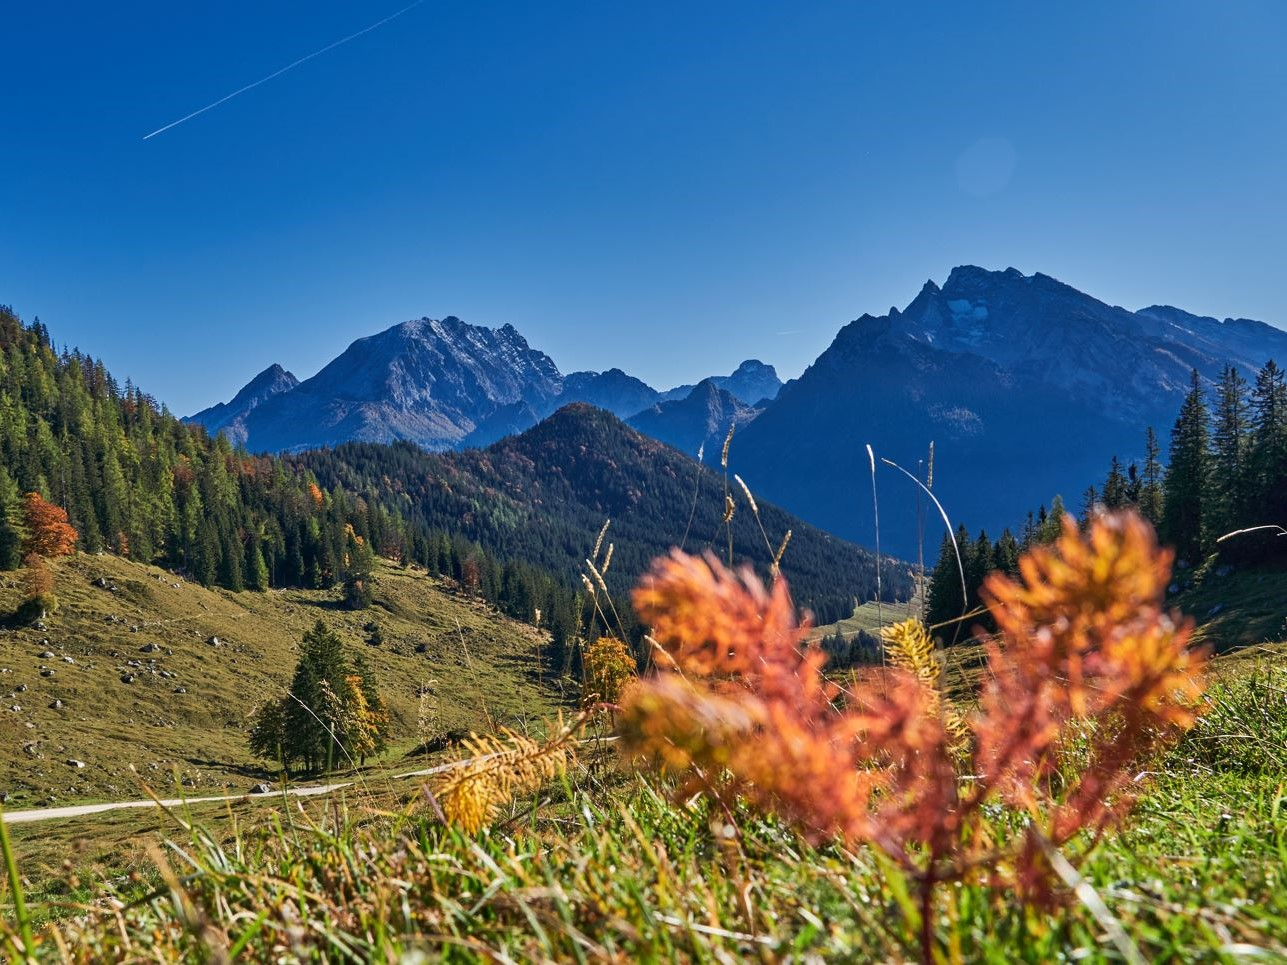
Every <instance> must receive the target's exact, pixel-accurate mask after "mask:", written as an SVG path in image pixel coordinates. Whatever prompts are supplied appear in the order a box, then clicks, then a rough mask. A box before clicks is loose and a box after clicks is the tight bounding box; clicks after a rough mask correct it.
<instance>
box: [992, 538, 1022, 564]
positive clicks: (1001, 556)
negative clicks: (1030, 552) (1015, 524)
mask: <svg viewBox="0 0 1287 965" xmlns="http://www.w3.org/2000/svg"><path fill="white" fill-rule="evenodd" d="M1021 552H1022V551H1021V550H1020V549H1019V541H1018V540H1016V539H1015V538H1014V534H1013V533H1011V532H1010V530H1009V529H1008V528H1007V529H1003V530H1002V531H1001V538H1000V539H998V540H997V542H996V546H994V547H993V548H992V558H993V562H994V563H995V565H996V568H997V569H998V570H1000V571H1001V572H1003V573H1006V574H1009V575H1010V576H1014V575H1015V574H1016V573H1018V572H1019V556H1020V554H1021Z"/></svg>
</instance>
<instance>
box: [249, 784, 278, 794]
mask: <svg viewBox="0 0 1287 965" xmlns="http://www.w3.org/2000/svg"><path fill="white" fill-rule="evenodd" d="M273 790H274V788H273V786H272V785H271V784H264V783H263V782H262V781H261V782H260V783H258V784H256V785H255V786H254V787H252V788H251V789H250V793H251V794H272V793H273Z"/></svg>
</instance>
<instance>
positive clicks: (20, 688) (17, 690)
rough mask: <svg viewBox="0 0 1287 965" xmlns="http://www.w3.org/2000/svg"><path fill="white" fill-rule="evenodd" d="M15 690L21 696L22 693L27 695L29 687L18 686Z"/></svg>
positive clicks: (24, 685)
mask: <svg viewBox="0 0 1287 965" xmlns="http://www.w3.org/2000/svg"><path fill="white" fill-rule="evenodd" d="M13 689H14V690H15V691H16V692H17V693H20V694H21V693H25V692H26V690H27V685H26V684H18V686H16V687H14V688H13Z"/></svg>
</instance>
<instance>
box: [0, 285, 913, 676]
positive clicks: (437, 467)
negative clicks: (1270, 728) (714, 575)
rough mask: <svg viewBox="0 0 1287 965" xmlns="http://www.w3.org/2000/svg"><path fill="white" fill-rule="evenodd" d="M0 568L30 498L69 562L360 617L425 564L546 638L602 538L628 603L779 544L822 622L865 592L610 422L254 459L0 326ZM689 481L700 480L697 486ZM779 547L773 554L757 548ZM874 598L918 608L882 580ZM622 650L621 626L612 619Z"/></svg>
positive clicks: (555, 630) (777, 526) (690, 470)
mask: <svg viewBox="0 0 1287 965" xmlns="http://www.w3.org/2000/svg"><path fill="white" fill-rule="evenodd" d="M0 347H2V349H3V352H2V354H0V502H2V503H3V506H2V507H0V509H2V510H3V511H2V512H0V566H2V567H3V568H6V569H13V568H15V567H17V566H19V565H21V563H22V560H21V552H20V546H21V543H22V533H21V532H20V531H21V529H22V514H21V513H20V511H19V506H20V502H21V499H22V495H23V494H24V493H27V492H38V493H40V494H41V495H42V496H43V497H44V498H45V499H47V500H49V502H50V503H52V504H55V505H57V506H59V507H62V508H64V509H65V510H66V512H67V514H68V522H69V523H70V524H71V526H72V527H74V529H75V530H76V532H77V534H78V540H77V543H76V548H77V549H78V550H79V551H82V552H88V553H96V552H100V551H106V552H111V553H115V554H118V555H121V556H124V557H128V558H130V559H134V560H138V561H140V562H144V563H155V564H158V565H161V566H165V567H167V568H171V569H174V570H177V571H181V572H183V573H185V574H187V576H188V577H189V578H190V579H192V580H193V581H195V582H198V583H201V584H204V585H207V586H221V587H224V588H226V589H231V590H238V591H240V590H263V589H267V588H268V587H300V588H310V589H326V588H330V587H334V586H337V585H339V584H344V585H345V586H346V587H347V590H348V593H347V599H348V600H349V602H350V604H351V605H353V606H362V605H364V603H365V602H366V601H365V596H366V591H365V590H364V589H363V586H364V584H365V583H366V582H368V577H369V574H370V571H371V566H372V558H373V555H380V556H383V557H386V558H388V559H391V560H393V561H395V562H396V561H404V562H413V561H414V562H417V563H419V564H421V565H423V566H425V567H426V568H427V569H428V570H429V571H430V572H432V573H438V574H443V575H445V576H448V577H450V578H452V579H454V580H455V581H456V582H457V583H458V584H459V585H460V586H461V587H462V588H463V589H464V591H465V592H467V593H470V594H471V595H474V596H477V597H480V598H482V599H485V600H488V601H490V602H492V603H494V604H496V605H497V606H499V607H500V608H501V609H502V610H503V611H504V612H506V613H508V614H509V615H511V616H514V617H516V618H519V619H522V620H524V621H527V622H533V623H538V624H539V625H541V626H543V627H546V628H547V629H549V630H550V631H551V632H552V634H553V643H554V656H555V658H556V660H560V661H565V660H566V659H567V658H568V654H567V653H566V652H565V651H564V649H563V647H562V644H563V643H564V641H565V640H567V639H568V638H569V636H570V635H571V634H573V633H574V632H575V631H576V629H577V627H578V626H580V624H581V622H582V618H583V613H582V608H583V604H584V601H583V600H581V599H579V598H578V597H579V595H580V594H581V590H582V588H581V585H580V581H579V580H580V575H581V573H582V571H583V569H584V560H585V558H586V556H588V555H589V553H590V550H591V549H592V547H593V545H594V542H595V538H596V535H597V534H598V532H599V530H600V528H601V527H602V526H603V523H604V521H605V520H606V519H608V518H611V519H612V520H613V523H612V528H611V533H610V535H609V541H610V542H611V543H612V544H613V546H614V554H615V555H614V559H613V562H612V566H611V568H610V569H609V571H608V573H607V574H606V575H607V578H608V581H609V584H610V585H611V587H612V589H613V590H614V592H616V591H621V590H624V589H625V588H626V587H627V586H629V585H630V584H631V583H632V582H633V581H634V579H636V578H637V577H638V576H639V574H641V573H642V572H643V571H644V569H645V568H646V566H647V564H648V562H649V561H650V560H651V559H652V558H653V557H654V556H656V555H658V554H660V553H663V552H665V551H666V550H667V549H668V548H669V547H670V546H671V545H672V544H676V543H681V542H684V541H685V540H686V541H687V542H688V545H689V546H690V547H694V546H696V547H701V546H707V545H709V546H713V547H715V548H717V549H722V550H723V551H724V552H725V553H727V551H728V534H729V533H731V536H732V549H733V554H734V556H735V557H736V558H737V559H740V560H750V561H752V562H754V563H755V564H756V565H758V566H759V567H760V568H761V569H762V570H766V569H767V567H768V566H769V565H770V563H771V561H772V555H773V552H774V551H775V550H776V548H777V547H778V546H779V544H780V543H781V541H782V540H783V538H784V537H785V535H786V533H787V531H788V530H791V531H792V534H793V535H792V541H791V545H790V546H789V547H787V549H786V553H785V556H784V559H783V563H782V567H783V571H784V572H785V573H786V575H787V577H788V579H790V581H791V583H792V586H793V589H794V592H795V593H796V598H797V600H798V602H799V603H800V604H801V605H802V606H805V607H808V608H810V609H812V610H813V611H814V612H815V613H816V614H817V616H818V618H819V619H820V620H821V621H823V622H828V621H830V620H834V619H837V618H839V617H841V616H845V615H847V614H848V613H849V612H850V611H851V610H852V608H853V606H854V604H855V602H857V601H861V600H865V599H870V598H872V597H873V596H874V594H875V592H876V579H875V561H874V559H873V557H872V556H871V555H870V554H869V553H867V552H866V551H864V550H861V549H859V548H858V547H856V546H853V545H852V544H849V543H846V542H844V541H842V540H837V539H834V538H832V537H830V536H828V535H827V534H825V533H822V532H821V531H819V530H816V529H814V528H813V527H810V526H808V525H806V524H803V523H801V522H800V521H799V520H797V519H795V518H794V517H791V516H789V515H787V514H786V513H784V512H782V511H781V510H779V509H776V508H775V507H772V506H768V505H762V506H759V507H758V509H759V511H760V519H761V521H762V522H763V526H764V532H761V530H760V526H759V524H758V523H757V521H756V518H755V516H754V514H753V513H752V512H751V511H750V507H749V504H748V503H747V501H746V498H745V496H744V495H743V493H742V491H741V490H740V489H739V488H738V487H736V486H734V487H733V489H732V496H733V498H734V499H733V510H732V519H731V521H730V523H729V525H728V526H725V521H724V514H725V511H726V507H725V494H724V479H723V476H722V475H721V474H720V473H719V472H718V471H715V470H712V469H710V468H705V469H700V472H699V468H700V467H699V466H698V464H697V463H695V462H693V461H692V460H690V459H687V458H685V457H683V456H681V455H680V454H678V453H676V452H674V451H673V450H671V449H669V448H668V447H666V446H663V445H661V444H659V443H657V442H655V441H652V440H649V439H645V438H644V437H642V436H640V435H639V434H638V433H636V432H634V431H633V430H631V429H630V428H629V427H627V426H626V425H625V424H624V423H622V422H620V421H619V420H618V419H616V418H615V417H613V416H611V415H610V414H608V413H606V412H603V411H601V410H598V409H593V408H591V407H589V406H585V405H578V406H573V407H569V408H567V409H565V410H563V411H562V412H560V413H557V414H556V415H555V416H553V417H551V419H549V420H547V421H546V422H545V423H543V424H541V425H539V426H537V427H536V428H534V429H532V430H530V431H529V432H527V433H525V434H523V435H522V436H518V437H514V438H511V439H507V440H504V441H503V442H501V443H498V444H497V445H495V446H493V447H492V448H490V449H488V450H484V451H471V452H464V453H454V454H441V455H430V454H428V453H425V452H423V451H422V450H420V449H418V448H416V447H414V446H411V445H409V444H402V445H396V446H392V447H390V446H384V445H378V444H351V445H345V446H341V447H339V448H337V449H335V450H329V451H322V452H316V453H307V454H303V455H300V456H295V457H289V458H278V457H272V456H253V455H250V454H248V453H246V452H245V451H244V450H241V449H237V448H233V446H232V445H231V444H230V443H229V442H228V441H227V439H225V438H224V437H222V436H218V437H214V438H211V437H210V436H209V435H208V434H207V432H206V431H205V430H204V429H203V428H201V427H200V426H193V425H189V424H185V423H184V422H182V421H180V420H179V419H177V418H176V417H174V416H173V415H172V414H171V413H170V412H169V411H168V410H167V409H166V408H165V407H164V406H163V405H162V404H160V403H159V402H157V401H156V400H155V399H152V398H151V397H149V396H147V395H146V394H144V393H143V392H141V391H140V390H139V389H137V388H136V387H134V386H132V385H130V384H128V383H127V384H125V385H124V386H122V385H120V384H118V383H117V382H116V381H115V380H114V379H113V378H112V376H111V374H110V373H109V372H107V370H106V369H105V367H104V366H103V364H102V362H101V361H98V360H95V359H94V358H92V357H90V356H88V355H85V354H83V353H81V352H79V351H66V350H63V351H56V350H55V348H54V345H53V343H52V341H51V339H50V336H49V333H48V332H47V331H46V329H45V328H44V327H43V326H42V325H41V324H40V323H39V322H36V323H34V324H32V325H30V326H26V325H23V324H22V322H21V321H20V320H19V319H18V318H17V316H16V315H14V314H13V312H12V311H10V310H8V309H3V310H0ZM699 475H700V480H699ZM770 542H771V543H772V547H773V548H772V549H770V547H769V545H768V544H769V543H770ZM883 591H884V594H885V596H886V598H890V599H892V598H895V597H905V596H906V595H907V594H908V593H909V592H910V580H909V577H908V574H907V570H906V567H905V566H903V565H899V564H894V563H886V565H885V567H884V573H883ZM622 616H623V619H624V620H625V622H626V623H627V626H626V627H625V629H626V631H627V632H628V633H633V632H634V630H633V627H632V626H630V625H629V624H630V621H631V617H630V615H629V608H622Z"/></svg>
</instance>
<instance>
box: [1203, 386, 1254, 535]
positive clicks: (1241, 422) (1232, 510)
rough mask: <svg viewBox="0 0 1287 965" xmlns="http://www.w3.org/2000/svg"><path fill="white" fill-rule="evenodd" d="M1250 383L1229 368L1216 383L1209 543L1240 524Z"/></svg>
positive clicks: (1212, 435)
mask: <svg viewBox="0 0 1287 965" xmlns="http://www.w3.org/2000/svg"><path fill="white" fill-rule="evenodd" d="M1247 412H1248V408H1247V381H1246V379H1244V378H1243V377H1242V376H1241V375H1239V374H1238V370H1237V369H1236V368H1234V367H1233V366H1232V365H1226V366H1225V367H1224V371H1223V372H1221V373H1220V381H1219V382H1218V383H1216V398H1215V409H1214V411H1213V412H1212V413H1211V465H1210V474H1211V477H1210V484H1209V487H1208V494H1209V497H1210V498H1209V500H1208V508H1207V512H1206V514H1205V519H1204V521H1203V522H1204V525H1205V526H1206V529H1207V535H1206V542H1207V543H1208V544H1211V543H1214V542H1215V540H1217V539H1219V538H1220V537H1221V536H1223V535H1224V534H1225V533H1229V532H1232V531H1233V530H1235V529H1237V528H1238V526H1239V525H1240V516H1241V513H1242V511H1243V508H1244V506H1245V503H1246V496H1245V493H1244V492H1243V490H1244V488H1245V486H1246V483H1247V467H1246V455H1247V442H1248V439H1247Z"/></svg>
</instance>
